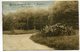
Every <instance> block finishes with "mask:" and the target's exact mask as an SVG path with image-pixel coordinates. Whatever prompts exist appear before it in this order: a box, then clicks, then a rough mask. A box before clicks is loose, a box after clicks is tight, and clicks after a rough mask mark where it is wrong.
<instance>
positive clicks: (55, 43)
mask: <svg viewBox="0 0 80 52" xmlns="http://www.w3.org/2000/svg"><path fill="white" fill-rule="evenodd" d="M30 39H32V40H33V41H34V42H36V43H39V44H43V45H46V46H48V47H51V48H55V49H56V50H78V49H79V36H78V35H71V36H54V37H44V36H41V35H40V34H39V35H38V34H37V35H33V36H31V37H30Z"/></svg>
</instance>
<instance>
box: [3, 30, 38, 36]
mask: <svg viewBox="0 0 80 52" xmlns="http://www.w3.org/2000/svg"><path fill="white" fill-rule="evenodd" d="M36 32H38V30H14V31H3V34H8V35H14V34H15V35H18V34H31V33H36Z"/></svg>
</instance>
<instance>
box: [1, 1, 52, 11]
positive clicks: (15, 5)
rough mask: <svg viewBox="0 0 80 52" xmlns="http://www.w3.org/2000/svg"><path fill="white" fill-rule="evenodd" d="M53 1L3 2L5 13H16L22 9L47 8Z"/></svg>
mask: <svg viewBox="0 0 80 52" xmlns="http://www.w3.org/2000/svg"><path fill="white" fill-rule="evenodd" d="M52 3H53V1H3V2H2V8H3V13H7V12H15V11H16V10H18V9H22V8H32V7H33V8H37V7H41V8H46V7H48V6H49V5H51V4H52Z"/></svg>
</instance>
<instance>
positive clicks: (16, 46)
mask: <svg viewBox="0 0 80 52" xmlns="http://www.w3.org/2000/svg"><path fill="white" fill-rule="evenodd" d="M32 35H34V34H22V35H3V50H53V49H52V48H49V47H47V46H44V45H41V44H37V43H35V42H33V41H32V40H31V39H29V38H30V36H32Z"/></svg>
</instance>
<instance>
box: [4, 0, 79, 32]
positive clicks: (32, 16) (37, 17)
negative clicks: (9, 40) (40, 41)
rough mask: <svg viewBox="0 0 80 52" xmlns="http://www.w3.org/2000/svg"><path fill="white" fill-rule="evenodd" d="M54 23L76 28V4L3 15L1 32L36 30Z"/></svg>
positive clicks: (74, 2)
mask: <svg viewBox="0 0 80 52" xmlns="http://www.w3.org/2000/svg"><path fill="white" fill-rule="evenodd" d="M56 23H62V24H66V25H68V26H73V27H74V28H78V2H77V1H62V2H58V1H57V2H55V4H53V5H52V6H50V7H49V9H48V10H45V9H41V8H37V9H34V8H29V9H26V10H19V11H16V12H15V13H9V14H7V15H4V14H3V30H11V29H22V30H29V29H37V30H41V29H43V28H44V27H45V26H46V25H54V24H56Z"/></svg>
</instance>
